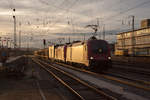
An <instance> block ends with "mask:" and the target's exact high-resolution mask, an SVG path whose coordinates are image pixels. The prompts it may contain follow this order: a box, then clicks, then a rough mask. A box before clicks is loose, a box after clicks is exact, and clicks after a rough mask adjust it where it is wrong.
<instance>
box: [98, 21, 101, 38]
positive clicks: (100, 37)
mask: <svg viewBox="0 0 150 100" xmlns="http://www.w3.org/2000/svg"><path fill="white" fill-rule="evenodd" d="M97 27H98V29H99V18H97ZM98 35H99V39H100V38H101V36H100V32H99V33H98Z"/></svg>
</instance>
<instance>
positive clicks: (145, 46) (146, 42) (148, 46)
mask: <svg viewBox="0 0 150 100" xmlns="http://www.w3.org/2000/svg"><path fill="white" fill-rule="evenodd" d="M115 54H116V55H136V56H150V19H146V20H143V21H141V28H140V29H137V30H134V31H128V32H122V33H119V34H118V35H117V43H116V45H115Z"/></svg>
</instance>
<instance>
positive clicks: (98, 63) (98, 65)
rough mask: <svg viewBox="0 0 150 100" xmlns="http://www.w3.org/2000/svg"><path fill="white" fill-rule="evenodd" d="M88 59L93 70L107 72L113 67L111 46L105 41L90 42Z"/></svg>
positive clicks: (88, 42)
mask: <svg viewBox="0 0 150 100" xmlns="http://www.w3.org/2000/svg"><path fill="white" fill-rule="evenodd" d="M87 47H88V59H89V66H90V67H91V69H94V70H96V69H98V70H107V69H108V68H109V67H111V65H112V63H111V55H110V47H109V44H108V43H107V42H106V41H104V40H88V41H87Z"/></svg>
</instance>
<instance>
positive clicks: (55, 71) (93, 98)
mask: <svg viewBox="0 0 150 100" xmlns="http://www.w3.org/2000/svg"><path fill="white" fill-rule="evenodd" d="M32 60H33V61H34V62H35V63H37V64H39V65H40V66H41V67H42V68H43V69H45V70H46V71H47V72H48V73H50V74H51V75H52V76H54V77H55V78H56V79H57V80H58V81H59V82H61V83H62V84H63V85H64V86H65V87H67V88H68V89H69V90H70V91H71V92H72V93H74V94H75V95H76V96H78V98H79V99H80V100H100V99H101V100H117V98H115V97H113V96H111V95H109V94H107V93H105V92H104V91H102V90H100V89H97V88H96V87H93V86H91V85H89V84H88V83H86V82H84V81H82V80H80V79H79V78H77V77H75V76H73V75H71V74H69V73H67V72H65V71H63V70H61V69H59V68H56V67H55V66H53V65H50V64H48V63H45V62H44V61H41V60H39V59H34V58H32Z"/></svg>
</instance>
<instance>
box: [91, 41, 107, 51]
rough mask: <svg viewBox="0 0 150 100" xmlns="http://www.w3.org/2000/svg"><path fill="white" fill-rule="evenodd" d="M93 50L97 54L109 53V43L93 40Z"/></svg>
mask: <svg viewBox="0 0 150 100" xmlns="http://www.w3.org/2000/svg"><path fill="white" fill-rule="evenodd" d="M91 50H92V52H93V53H95V54H98V53H99V54H103V53H107V51H108V46H107V43H106V42H104V41H93V42H92V43H91Z"/></svg>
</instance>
